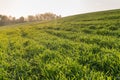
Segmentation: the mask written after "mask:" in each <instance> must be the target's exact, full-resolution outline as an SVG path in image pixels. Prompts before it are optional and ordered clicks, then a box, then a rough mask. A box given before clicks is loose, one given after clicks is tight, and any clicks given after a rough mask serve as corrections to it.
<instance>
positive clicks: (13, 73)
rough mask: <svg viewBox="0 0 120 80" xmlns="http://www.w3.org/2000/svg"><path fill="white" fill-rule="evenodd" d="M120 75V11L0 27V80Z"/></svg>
mask: <svg viewBox="0 0 120 80" xmlns="http://www.w3.org/2000/svg"><path fill="white" fill-rule="evenodd" d="M89 79H91V80H106V79H109V80H112V79H114V80H116V79H118V80H119V79H120V10H119V9H118V10H110V11H102V12H94V13H87V14H80V15H74V16H69V17H65V18H62V19H59V20H53V21H48V22H32V23H23V24H16V25H9V26H4V27H1V28H0V80H89Z"/></svg>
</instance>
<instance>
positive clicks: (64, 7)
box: [0, 0, 120, 17]
mask: <svg viewBox="0 0 120 80" xmlns="http://www.w3.org/2000/svg"><path fill="white" fill-rule="evenodd" d="M109 9H120V0H0V14H5V15H8V16H9V15H11V16H15V17H20V16H27V15H34V14H38V13H45V12H53V13H55V14H58V15H62V16H69V15H75V14H81V13H87V12H94V11H101V10H109Z"/></svg>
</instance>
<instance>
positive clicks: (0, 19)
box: [0, 13, 61, 25]
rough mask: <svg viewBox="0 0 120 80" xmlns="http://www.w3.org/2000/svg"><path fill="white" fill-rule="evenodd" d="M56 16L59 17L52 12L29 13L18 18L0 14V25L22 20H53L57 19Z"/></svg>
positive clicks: (21, 21)
mask: <svg viewBox="0 0 120 80" xmlns="http://www.w3.org/2000/svg"><path fill="white" fill-rule="evenodd" d="M58 18H61V15H56V14H53V13H44V14H36V15H29V16H27V18H25V17H23V16H21V17H19V18H18V19H16V17H12V16H6V15H0V25H7V24H15V23H23V22H33V21H46V20H54V19H58Z"/></svg>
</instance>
